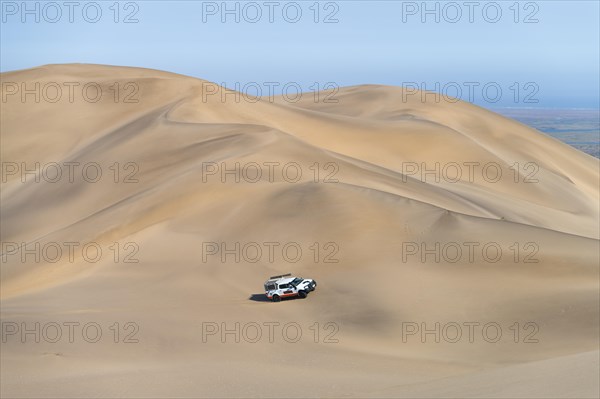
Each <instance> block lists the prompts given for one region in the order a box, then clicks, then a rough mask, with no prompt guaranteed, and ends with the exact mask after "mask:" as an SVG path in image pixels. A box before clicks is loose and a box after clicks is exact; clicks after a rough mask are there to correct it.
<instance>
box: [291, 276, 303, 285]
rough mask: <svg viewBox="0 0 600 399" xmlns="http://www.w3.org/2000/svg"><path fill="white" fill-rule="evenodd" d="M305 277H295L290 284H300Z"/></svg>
mask: <svg viewBox="0 0 600 399" xmlns="http://www.w3.org/2000/svg"><path fill="white" fill-rule="evenodd" d="M303 280H304V279H303V278H301V277H296V278H295V279H293V280H292V281H291V283H290V284H292V285H293V286H294V287H295V286H297V285H298V284H300V283H301V282H302V281H303Z"/></svg>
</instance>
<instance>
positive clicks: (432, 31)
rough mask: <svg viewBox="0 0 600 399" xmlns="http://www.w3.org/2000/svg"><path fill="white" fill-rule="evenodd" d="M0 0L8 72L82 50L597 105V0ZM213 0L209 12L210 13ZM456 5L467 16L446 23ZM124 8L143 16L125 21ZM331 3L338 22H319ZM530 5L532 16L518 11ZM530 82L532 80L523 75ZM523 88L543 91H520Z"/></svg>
mask: <svg viewBox="0 0 600 399" xmlns="http://www.w3.org/2000/svg"><path fill="white" fill-rule="evenodd" d="M1 3H2V23H1V32H0V33H1V39H0V44H1V50H0V55H1V59H0V69H1V70H2V71H3V72H5V71H10V70H15V69H23V68H30V67H34V66H38V65H42V64H49V63H69V62H82V63H100V64H113V65H129V66H140V67H146V68H155V69H161V70H168V71H172V72H177V73H182V74H186V75H191V76H196V77H201V78H204V79H208V80H211V81H215V82H218V83H226V84H227V85H228V86H230V87H231V86H233V85H234V84H235V82H240V84H241V85H243V84H245V83H247V82H258V83H260V84H262V82H280V83H281V84H284V83H287V82H298V84H299V85H300V87H302V88H303V89H305V90H309V87H311V86H312V84H313V82H318V83H319V84H320V85H323V84H325V83H327V82H334V83H335V84H337V85H340V86H345V85H353V84H362V83H377V84H388V85H404V84H407V83H409V84H410V83H416V84H419V85H420V84H425V88H428V89H431V90H433V89H435V87H436V86H435V83H436V82H439V84H440V87H443V86H444V85H447V84H448V83H450V82H455V84H450V85H447V86H446V87H447V88H448V94H450V95H454V94H455V93H456V91H455V88H456V86H457V85H458V86H460V87H461V88H462V90H463V92H462V98H463V99H465V100H469V98H467V97H468V96H469V93H468V86H467V84H468V82H477V84H479V86H478V87H476V88H475V91H474V92H473V94H474V97H473V98H472V99H473V101H474V102H475V103H478V104H480V105H484V106H488V107H497V106H515V107H520V106H526V107H530V106H531V107H583V108H598V101H599V88H600V82H599V75H600V73H599V70H600V54H599V51H600V50H599V49H600V39H599V38H600V30H599V18H600V16H599V15H600V9H599V2H598V1H595V0H594V1H536V2H528V1H520V2H516V1H514V0H512V1H497V2H488V1H482V2H477V1H475V2H472V3H473V4H474V5H473V7H474V8H473V9H472V10H473V11H474V13H473V18H474V22H472V23H471V22H469V15H468V13H469V8H468V6H465V5H464V4H465V3H466V2H465V1H457V2H454V3H453V2H435V1H430V2H427V5H426V7H428V8H431V9H433V8H434V7H436V4H437V7H439V10H440V12H439V16H440V22H439V23H436V22H435V20H434V18H435V15H434V14H427V15H425V17H426V18H427V19H426V21H425V22H422V21H421V16H422V13H421V12H422V5H423V2H421V1H418V2H406V1H336V2H328V1H322V2H320V3H319V4H318V8H319V9H320V14H319V16H318V20H319V21H320V22H319V23H315V22H314V17H315V15H314V10H315V6H314V4H315V1H314V0H309V1H297V2H295V4H298V5H299V7H300V9H301V10H302V17H301V18H300V20H299V21H298V22H297V23H290V22H288V21H286V20H285V18H284V15H283V11H282V9H283V7H284V6H286V7H288V8H287V10H288V14H286V16H287V17H288V18H293V17H294V15H295V13H294V11H295V9H296V8H295V7H296V6H295V4H291V3H293V2H288V1H275V2H274V3H276V4H277V5H276V6H275V8H274V14H273V15H274V19H275V21H274V22H273V23H271V22H269V21H268V11H269V8H268V6H266V5H265V1H257V2H254V4H258V5H259V8H260V10H261V11H262V12H263V16H262V18H261V20H259V21H258V22H257V23H251V22H249V21H247V20H244V18H243V16H244V15H243V14H242V13H243V10H245V11H246V12H247V14H246V16H247V17H248V18H253V17H254V15H255V13H254V12H255V10H256V8H253V6H252V7H251V6H247V4H248V3H252V2H247V1H243V2H235V1H234V2H228V3H227V7H230V8H233V7H235V6H236V3H238V4H239V5H238V7H239V10H240V18H241V19H240V22H239V23H236V22H235V21H234V15H226V17H227V20H226V22H225V23H223V22H222V21H221V13H220V11H221V10H220V9H221V7H222V4H223V2H221V1H218V2H205V1H135V2H127V1H122V2H120V3H119V4H118V8H119V9H120V13H119V15H118V17H117V19H118V20H119V22H118V23H115V22H114V18H115V14H114V10H115V7H114V3H115V1H114V0H111V1H97V2H96V3H97V4H98V5H99V8H100V9H101V11H102V16H101V17H100V20H99V21H98V22H96V23H91V22H88V21H86V20H85V19H84V17H83V12H82V10H83V7H84V6H87V11H88V13H87V14H86V16H87V17H88V19H93V18H94V17H95V10H96V6H95V5H94V4H92V5H89V4H90V3H93V2H88V1H76V2H75V3H76V4H77V6H75V7H74V9H73V10H74V14H73V19H74V21H73V22H70V21H69V15H68V12H69V8H68V7H67V6H65V5H64V3H65V1H62V0H61V1H57V2H56V3H54V4H58V7H59V9H60V10H61V12H62V17H61V18H60V19H59V20H58V21H57V22H55V23H52V22H50V20H52V19H55V15H56V13H55V12H56V7H55V6H54V5H53V6H47V5H46V4H47V3H49V2H27V3H28V4H27V7H28V8H29V9H34V10H35V7H36V3H39V5H38V6H37V7H38V9H39V17H40V22H39V23H38V22H35V20H34V19H35V17H36V15H35V13H33V14H26V15H22V14H23V13H22V11H23V9H22V2H21V1H4V0H3V1H2V2H1ZM330 3H331V4H330ZM449 3H451V5H450V6H449V5H448V4H449ZM492 3H493V4H492ZM515 4H516V6H515ZM455 5H458V7H456V6H455ZM496 5H497V6H496ZM44 7H45V8H44ZM215 7H216V8H218V9H219V10H217V13H216V15H209V14H208V13H207V12H208V11H210V10H214V9H215ZM244 7H246V8H244ZM484 7H487V8H486V10H487V13H485V14H484V11H483V8H484ZM497 9H500V10H501V12H502V15H501V16H500V17H499V20H498V22H496V23H491V22H489V21H486V18H487V19H488V20H493V19H494V18H495V17H496V14H495V11H496V10H497ZM517 9H518V10H519V15H518V16H516V15H515V10H517ZM44 10H45V11H44ZM203 10H204V11H205V13H204V15H203ZM457 10H460V12H462V17H461V18H460V19H459V20H458V22H455V23H452V22H451V21H450V20H452V19H454V18H455V16H456V15H457V14H456V11H457ZM403 11H404V13H403ZM44 12H45V14H44ZM131 12H135V15H134V16H133V18H135V19H137V20H138V22H137V23H123V19H124V18H125V16H126V15H127V14H129V13H131ZM331 12H334V13H335V14H334V16H333V17H334V18H336V19H337V20H338V22H337V23H323V19H324V18H325V16H326V15H327V14H329V13H331ZM528 15H530V16H531V18H533V19H537V22H534V23H524V19H525V18H526V16H528ZM23 17H24V18H25V22H23V21H22V18H23ZM203 17H204V19H205V20H204V21H203ZM403 17H404V21H403ZM444 17H445V18H444ZM515 17H516V18H517V22H516V23H515V20H514V19H515ZM494 82H496V83H494ZM515 82H517V86H518V87H519V89H520V91H519V96H518V97H517V98H516V99H515V90H516V87H517V86H514V83H515ZM529 82H532V83H533V85H531V84H530V85H529V86H526V84H527V83H529ZM490 83H493V85H494V86H496V87H500V89H501V90H502V96H501V97H500V99H499V101H498V103H492V99H493V97H494V92H493V91H492V92H491V94H490V93H488V94H489V96H488V98H485V97H484V93H483V92H482V87H483V85H485V84H490ZM492 89H493V87H492ZM536 89H537V92H535V90H536ZM494 90H495V89H494ZM527 94H532V97H531V99H534V100H535V99H537V100H539V102H537V103H526V102H524V101H525V96H526V95H527Z"/></svg>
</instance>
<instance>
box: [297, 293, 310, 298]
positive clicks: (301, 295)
mask: <svg viewBox="0 0 600 399" xmlns="http://www.w3.org/2000/svg"><path fill="white" fill-rule="evenodd" d="M307 295H308V294H307V293H306V291H299V292H298V296H299V297H300V298H306V296H307Z"/></svg>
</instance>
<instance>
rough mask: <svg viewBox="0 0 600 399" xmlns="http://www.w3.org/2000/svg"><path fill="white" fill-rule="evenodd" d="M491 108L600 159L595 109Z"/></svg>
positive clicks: (599, 131) (598, 116) (599, 113)
mask: <svg viewBox="0 0 600 399" xmlns="http://www.w3.org/2000/svg"><path fill="white" fill-rule="evenodd" d="M494 111H495V112H498V113H499V114H502V115H504V116H508V117H510V118H513V119H516V120H518V121H519V122H521V123H524V124H526V125H528V126H531V127H533V128H535V129H537V130H539V131H541V132H544V133H546V134H547V135H549V136H552V137H554V138H556V139H558V140H560V141H562V142H564V143H567V144H569V145H570V146H572V147H575V148H577V149H578V150H580V151H583V152H585V153H586V154H589V155H591V156H593V157H596V158H600V110H598V109H554V108H499V109H495V110H494Z"/></svg>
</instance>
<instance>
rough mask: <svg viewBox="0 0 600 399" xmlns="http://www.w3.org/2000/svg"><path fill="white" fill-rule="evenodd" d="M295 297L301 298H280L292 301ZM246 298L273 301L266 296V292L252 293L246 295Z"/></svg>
mask: <svg viewBox="0 0 600 399" xmlns="http://www.w3.org/2000/svg"><path fill="white" fill-rule="evenodd" d="M295 299H301V298H299V297H297V296H295V297H291V298H281V300H282V301H293V300H295ZM248 300H249V301H254V302H273V301H271V300H270V299H269V298H267V295H266V294H252V295H250V296H249V297H248Z"/></svg>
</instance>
